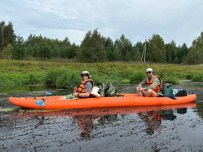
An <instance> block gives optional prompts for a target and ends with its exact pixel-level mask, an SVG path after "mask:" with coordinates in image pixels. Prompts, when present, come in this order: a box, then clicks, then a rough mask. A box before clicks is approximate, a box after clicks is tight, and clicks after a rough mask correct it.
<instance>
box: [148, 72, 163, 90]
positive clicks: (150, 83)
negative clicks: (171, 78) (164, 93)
mask: <svg viewBox="0 0 203 152" xmlns="http://www.w3.org/2000/svg"><path fill="white" fill-rule="evenodd" d="M156 77H157V78H159V81H160V85H158V86H157V87H155V88H154V89H153V90H154V91H155V92H160V91H161V90H162V80H161V78H160V77H159V76H158V75H155V76H154V77H153V78H151V80H150V81H149V78H147V86H148V87H149V86H151V85H152V83H153V80H154V78H156Z"/></svg>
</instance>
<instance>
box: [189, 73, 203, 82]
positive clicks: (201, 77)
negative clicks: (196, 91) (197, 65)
mask: <svg viewBox="0 0 203 152" xmlns="http://www.w3.org/2000/svg"><path fill="white" fill-rule="evenodd" d="M192 81H196V82H203V71H200V72H196V73H195V74H194V75H193V77H192Z"/></svg>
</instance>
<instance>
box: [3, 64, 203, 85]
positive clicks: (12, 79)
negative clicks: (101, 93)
mask: <svg viewBox="0 0 203 152" xmlns="http://www.w3.org/2000/svg"><path fill="white" fill-rule="evenodd" d="M0 65H1V66H0V86H1V87H2V86H11V85H33V84H46V85H48V86H49V85H54V86H56V87H57V88H66V87H67V86H70V85H73V86H77V85H78V84H79V83H80V81H81V78H80V77H79V74H80V73H81V71H83V70H88V71H89V72H90V74H91V76H92V79H93V80H94V82H95V84H96V83H97V82H98V81H101V82H103V83H109V82H111V83H113V84H114V85H116V84H120V83H132V84H138V83H139V82H141V81H142V80H143V79H144V78H145V77H146V74H145V70H146V69H147V68H148V67H150V68H152V69H153V70H154V72H155V74H156V75H159V76H160V77H162V79H163V82H165V83H166V82H167V83H172V84H179V83H180V81H179V80H184V79H188V80H192V81H201V82H202V81H203V65H174V64H155V63H142V62H106V63H74V62H69V61H66V60H63V61H62V62H56V61H19V60H0Z"/></svg>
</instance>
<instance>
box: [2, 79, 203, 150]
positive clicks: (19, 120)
mask: <svg viewBox="0 0 203 152" xmlns="http://www.w3.org/2000/svg"><path fill="white" fill-rule="evenodd" d="M173 88H183V89H186V90H187V92H188V93H189V94H191V93H195V94H196V95H197V99H196V100H195V102H192V103H188V104H181V105H172V106H162V107H160V106H153V107H151V106H148V107H120V108H99V109H78V110H74V109H70V110H32V109H23V108H20V107H17V106H14V105H11V104H10V103H9V102H8V98H9V97H10V96H36V97H37V96H44V94H45V92H52V93H53V95H64V94H69V93H70V91H71V90H69V91H67V90H60V89H50V88H45V87H39V86H23V87H16V88H3V89H0V114H1V115H0V151H2V152H4V151H6V152H7V151H9V152H10V151H15V152H22V151H29V152H30V151H33V152H34V151H37V152H38V151H62V152H63V151H65V152H67V151H71V152H72V151H74V152H80V151H81V152H88V151H104V152H112V151H122V152H123V151H126V152H128V151H130V152H131V151H140V152H143V151H145V152H153V151H156V152H158V151H163V152H168V151H180V152H182V151H184V152H191V151H203V95H202V92H203V83H197V82H196V83H195V82H190V81H182V84H181V85H175V86H173ZM134 91H135V86H133V85H123V86H120V87H119V88H118V92H119V93H135V92H134Z"/></svg>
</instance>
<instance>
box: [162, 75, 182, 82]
mask: <svg viewBox="0 0 203 152" xmlns="http://www.w3.org/2000/svg"><path fill="white" fill-rule="evenodd" d="M162 82H163V83H171V84H180V80H179V78H177V77H175V76H172V75H164V76H163V77H162Z"/></svg>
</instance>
